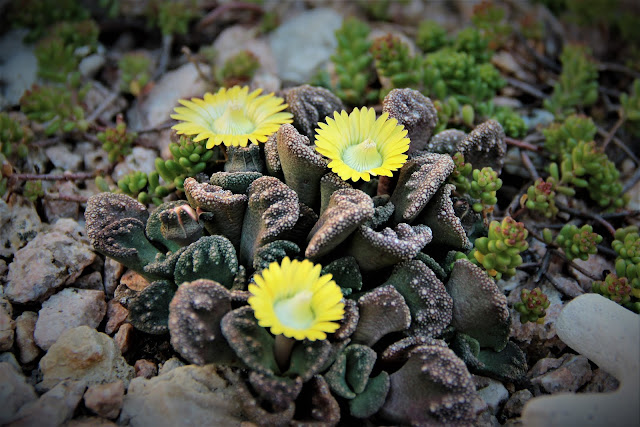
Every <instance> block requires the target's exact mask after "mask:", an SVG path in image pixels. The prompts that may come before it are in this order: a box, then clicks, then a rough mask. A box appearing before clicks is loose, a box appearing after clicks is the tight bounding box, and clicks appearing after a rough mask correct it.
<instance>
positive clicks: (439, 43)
mask: <svg viewBox="0 0 640 427" xmlns="http://www.w3.org/2000/svg"><path fill="white" fill-rule="evenodd" d="M447 43H449V38H448V36H447V30H445V29H444V28H443V27H442V25H440V24H439V23H438V22H436V21H430V20H425V21H421V22H420V24H419V25H418V34H417V35H416V44H417V45H418V47H419V48H420V49H421V50H422V51H423V52H425V53H429V52H433V51H436V50H438V49H440V48H442V47H444V46H446V45H447Z"/></svg>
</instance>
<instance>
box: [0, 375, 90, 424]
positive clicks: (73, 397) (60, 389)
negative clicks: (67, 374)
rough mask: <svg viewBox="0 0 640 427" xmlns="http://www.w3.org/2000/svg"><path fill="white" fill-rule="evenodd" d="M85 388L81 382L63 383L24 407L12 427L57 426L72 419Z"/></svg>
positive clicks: (69, 381)
mask: <svg viewBox="0 0 640 427" xmlns="http://www.w3.org/2000/svg"><path fill="white" fill-rule="evenodd" d="M86 388H87V386H86V385H85V384H84V382H83V381H71V380H67V381H63V382H61V383H59V384H58V385H56V386H55V387H54V388H52V389H51V390H49V391H48V392H46V393H45V394H43V395H42V396H40V398H39V399H38V400H36V401H33V402H30V403H28V404H26V405H24V406H23V407H22V408H20V410H19V411H18V413H17V414H16V416H15V421H13V422H12V423H11V424H9V425H10V426H12V427H18V426H20V427H22V426H24V427H27V426H59V425H62V424H63V423H64V422H65V421H68V420H70V419H71V417H73V412H74V411H75V410H76V407H77V406H78V403H80V399H82V394H83V393H84V390H85V389H86Z"/></svg>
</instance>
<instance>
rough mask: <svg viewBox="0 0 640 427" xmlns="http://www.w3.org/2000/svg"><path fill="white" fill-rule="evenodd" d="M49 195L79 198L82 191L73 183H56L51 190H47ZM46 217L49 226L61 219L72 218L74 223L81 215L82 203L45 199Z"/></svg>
mask: <svg viewBox="0 0 640 427" xmlns="http://www.w3.org/2000/svg"><path fill="white" fill-rule="evenodd" d="M46 191H47V192H48V193H53V194H55V193H57V194H59V195H61V196H63V195H64V196H78V195H80V190H79V189H78V186H77V185H76V184H75V183H74V182H71V181H56V182H54V183H53V185H52V186H51V188H49V189H48V190H46ZM43 205H44V215H45V217H46V218H47V222H49V224H53V223H54V222H56V221H57V220H58V219H60V218H70V219H72V220H74V221H76V220H77V219H78V216H79V215H80V203H78V202H73V201H69V200H56V199H54V198H48V197H47V198H45V199H44V200H43Z"/></svg>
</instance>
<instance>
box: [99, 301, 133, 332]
mask: <svg viewBox="0 0 640 427" xmlns="http://www.w3.org/2000/svg"><path fill="white" fill-rule="evenodd" d="M128 315H129V310H127V309H126V308H124V307H123V306H122V304H120V303H119V302H118V301H116V300H115V299H112V300H111V301H109V303H108V304H107V324H106V326H105V328H104V332H105V333H106V334H107V335H112V334H113V333H114V332H117V331H118V329H119V328H120V326H121V325H122V324H123V323H124V321H125V320H127V316H128Z"/></svg>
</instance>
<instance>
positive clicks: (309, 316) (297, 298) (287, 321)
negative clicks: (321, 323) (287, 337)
mask: <svg viewBox="0 0 640 427" xmlns="http://www.w3.org/2000/svg"><path fill="white" fill-rule="evenodd" d="M312 297H313V292H311V291H309V290H304V291H300V292H298V293H297V294H295V295H294V296H292V297H291V298H287V299H282V300H280V301H276V303H275V304H274V306H273V309H274V311H275V313H276V316H278V319H279V320H280V322H282V324H283V325H285V326H288V327H290V328H296V329H306V328H308V327H309V326H311V325H312V324H313V320H314V318H315V316H314V315H313V309H312V308H311V298H312Z"/></svg>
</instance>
